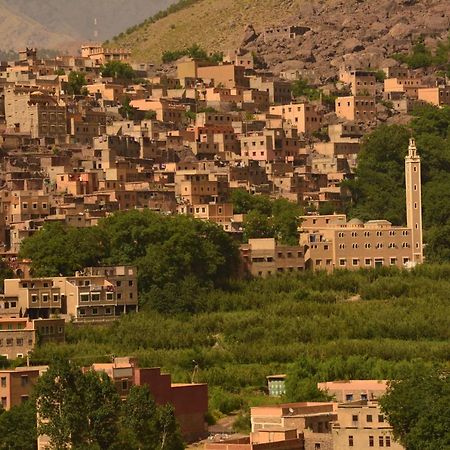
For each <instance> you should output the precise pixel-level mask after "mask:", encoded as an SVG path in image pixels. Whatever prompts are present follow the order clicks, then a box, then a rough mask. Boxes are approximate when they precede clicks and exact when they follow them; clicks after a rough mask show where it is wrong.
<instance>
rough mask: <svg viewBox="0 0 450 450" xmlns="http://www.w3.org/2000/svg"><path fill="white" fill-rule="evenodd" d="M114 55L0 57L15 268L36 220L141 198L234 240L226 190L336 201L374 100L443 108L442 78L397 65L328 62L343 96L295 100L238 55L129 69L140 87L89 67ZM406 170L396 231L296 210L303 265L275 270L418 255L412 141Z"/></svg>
mask: <svg viewBox="0 0 450 450" xmlns="http://www.w3.org/2000/svg"><path fill="white" fill-rule="evenodd" d="M129 58H130V54H129V52H127V51H126V50H123V49H105V48H103V47H101V46H99V45H85V46H83V47H82V50H81V56H61V57H56V58H54V59H49V60H42V59H39V58H38V57H37V53H36V50H35V49H27V50H26V51H23V52H21V53H20V57H19V61H15V62H3V63H0V147H1V149H2V158H1V160H0V164H1V169H2V170H1V175H0V253H1V255H2V257H3V258H4V259H6V260H8V261H10V263H11V264H12V265H14V264H15V265H16V267H15V269H16V270H17V271H18V273H21V272H23V271H24V269H23V268H22V267H19V266H18V263H17V259H16V258H17V254H18V252H19V250H20V244H21V242H22V241H23V239H24V238H26V237H28V236H30V235H32V234H33V233H35V232H36V231H37V230H39V229H40V228H41V227H42V225H43V224H44V223H45V222H48V221H59V222H63V223H65V224H67V225H70V226H74V227H89V226H92V225H95V224H97V223H98V221H99V220H100V219H101V218H103V217H105V216H107V215H109V214H112V213H114V212H116V211H121V210H129V209H136V208H137V209H144V208H148V209H151V210H153V211H157V212H160V213H163V214H186V215H190V216H193V217H196V218H198V219H202V220H209V221H213V222H215V223H217V224H218V225H219V226H221V227H222V228H223V229H224V230H225V231H226V232H227V233H230V234H231V235H233V236H234V237H235V238H236V239H240V238H241V236H242V234H243V231H244V230H243V224H244V220H245V217H244V216H243V215H242V214H236V213H235V212H234V211H233V204H232V203H231V202H230V193H231V192H232V191H233V190H235V189H245V190H247V191H248V192H251V193H253V194H255V195H261V194H263V195H268V196H271V197H273V198H285V199H288V200H290V201H293V202H295V203H298V204H301V205H305V206H308V208H309V209H311V208H312V209H314V210H316V211H328V212H332V211H335V210H336V209H339V207H340V206H341V205H342V202H343V201H345V200H346V199H348V195H349V193H348V190H347V188H346V187H345V185H344V184H343V183H342V182H343V181H345V180H348V179H351V178H352V177H353V176H354V171H355V168H356V164H357V155H358V152H359V149H360V145H361V138H362V136H363V135H364V133H365V132H367V131H368V130H370V129H371V128H372V127H373V126H375V125H376V124H377V107H378V106H379V105H380V102H383V101H384V102H386V101H387V99H389V101H391V102H392V104H393V108H395V107H396V106H395V105H400V104H401V102H403V101H406V102H407V103H408V104H410V103H411V104H412V103H414V102H419V101H421V102H422V101H426V102H430V103H433V104H436V105H443V104H449V103H450V86H438V87H427V86H424V84H423V83H422V82H421V79H420V78H418V77H417V75H415V74H414V73H412V72H411V71H409V70H408V69H404V68H402V67H399V66H398V67H390V68H386V69H385V71H386V76H387V77H388V78H386V79H385V80H384V84H383V83H380V82H377V78H376V73H375V72H368V71H361V70H350V69H342V70H341V71H340V72H339V76H338V77H337V79H338V81H337V82H336V83H335V84H336V85H340V86H341V91H339V92H340V93H342V92H345V90H346V89H347V91H348V93H349V94H351V95H349V96H338V97H336V100H335V108H334V109H333V107H332V106H330V104H328V103H326V102H324V101H323V100H322V98H320V99H319V100H315V101H311V100H308V99H306V98H304V97H302V98H300V99H297V100H295V101H294V98H293V94H292V88H293V83H294V81H292V79H290V77H289V76H288V74H282V75H283V76H284V77H285V78H282V77H281V76H278V77H275V76H274V75H273V74H271V73H270V72H268V71H267V70H257V69H255V63H254V57H253V56H252V55H251V54H247V55H242V54H241V53H240V52H239V51H236V52H229V53H228V54H226V55H224V57H223V62H222V63H215V64H213V63H211V62H209V61H198V60H193V59H191V58H184V59H181V60H179V61H178V64H177V74H174V75H173V76H169V75H161V74H159V75H158V74H157V73H156V72H155V71H154V68H153V67H152V66H151V65H149V64H135V65H133V68H134V73H135V74H136V76H139V77H140V80H139V81H140V82H139V83H138V82H137V81H136V79H131V80H130V79H127V80H125V79H121V78H120V77H119V76H118V77H115V78H106V77H102V76H101V70H102V67H103V65H104V64H107V63H108V62H111V61H116V62H118V63H126V62H127V61H128V60H129ZM73 72H76V73H82V74H83V77H84V80H85V81H84V82H85V83H86V85H85V86H84V87H83V90H82V92H80V94H79V95H75V94H74V93H73V92H71V91H70V89H69V85H70V78H71V77H70V74H71V73H73ZM287 78H289V79H287ZM342 89H344V91H342ZM68 92H71V94H69V93H68ZM331 94H333V92H331ZM406 170H407V171H408V173H411V177H407V179H408V180H410V181H411V183H410V184H411V185H410V189H411V195H409V194H408V199H407V203H408V204H409V205H410V206H411V208H412V209H413V210H412V211H409V212H410V213H411V214H409V215H408V224H407V227H404V228H396V227H392V225H391V224H390V223H389V222H386V221H382V220H372V221H369V222H367V223H362V222H360V221H358V220H353V221H347V219H346V217H345V216H343V215H336V214H331V215H328V216H326V215H319V214H318V213H317V214H310V215H309V216H307V217H305V218H301V220H299V227H300V231H301V239H300V242H299V246H300V247H301V248H299V249H298V250H297V251H296V255H300V254H302V258H304V261H303V262H302V261H296V262H295V264H293V265H292V266H290V265H289V264H288V265H286V269H290V268H292V269H295V268H297V269H298V268H299V267H302V269H303V268H309V267H313V268H317V269H326V270H332V269H333V268H336V267H341V268H342V267H346V268H359V267H375V266H377V265H397V266H405V265H408V264H415V263H418V262H421V259H422V256H421V253H422V244H421V218H420V209H421V208H420V206H421V204H420V158H419V157H418V155H417V153H416V150H415V145H414V142H413V141H412V142H411V145H410V154H409V156H408V158H407V165H406ZM366 238H367V239H366ZM369 238H370V239H369ZM261 245H262V247H263V248H266V247H268V246H269V247H272V246H273V245H272V244H270V243H267V242H266V243H258V242H252V243H249V245H248V246H245V247H244V248H243V252H244V253H245V254H246V255H247V257H246V260H247V261H248V255H249V254H251V253H252V252H254V251H255V252H257V251H259V250H260V249H259V247H260V246H261ZM275 245H276V244H275ZM280 252H281V253H282V252H283V251H282V249H281V250H280ZM275 253H276V258H278V253H279V252H278V250H276V251H275ZM267 258H271V256H268V257H267ZM267 258H266V259H267ZM255 262H258V263H259V262H261V261H255ZM266 262H272V261H266ZM282 266H283V264H282V265H281V267H276V270H279V269H283V270H284V268H283V267H282ZM255 270H256V269H252V268H250V271H251V272H252V273H255ZM259 272H261V274H260V273H259ZM266 272H272V270H269V269H267V270H266V271H264V270H262V271H261V270H256V274H259V275H264V274H266Z"/></svg>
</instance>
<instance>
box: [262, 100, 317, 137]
mask: <svg viewBox="0 0 450 450" xmlns="http://www.w3.org/2000/svg"><path fill="white" fill-rule="evenodd" d="M269 111H270V114H271V115H275V116H281V117H282V118H283V119H284V120H286V121H287V123H288V124H291V125H293V126H295V127H296V128H297V130H298V132H299V133H306V134H311V133H313V132H314V131H317V130H320V128H322V125H323V124H322V122H323V114H322V113H321V112H320V111H319V110H318V109H317V106H315V105H312V104H310V103H291V104H288V105H281V106H271V107H270V109H269Z"/></svg>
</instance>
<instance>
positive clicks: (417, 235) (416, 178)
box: [405, 138, 423, 265]
mask: <svg viewBox="0 0 450 450" xmlns="http://www.w3.org/2000/svg"><path fill="white" fill-rule="evenodd" d="M405 179H406V223H407V227H408V228H409V229H410V230H411V234H412V246H413V248H412V254H413V260H412V263H413V265H414V264H421V263H422V262H423V240H422V184H421V175H420V156H419V155H418V154H417V148H416V141H415V139H413V138H411V139H410V140H409V147H408V155H407V156H406V157H405Z"/></svg>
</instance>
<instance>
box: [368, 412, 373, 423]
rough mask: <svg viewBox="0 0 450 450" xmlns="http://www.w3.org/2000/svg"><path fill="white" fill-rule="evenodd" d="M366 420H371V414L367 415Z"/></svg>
mask: <svg viewBox="0 0 450 450" xmlns="http://www.w3.org/2000/svg"><path fill="white" fill-rule="evenodd" d="M367 422H372V415H371V414H368V415H367Z"/></svg>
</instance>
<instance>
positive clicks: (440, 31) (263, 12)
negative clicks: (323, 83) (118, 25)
mask: <svg viewBox="0 0 450 450" xmlns="http://www.w3.org/2000/svg"><path fill="white" fill-rule="evenodd" d="M449 18H450V2H449V1H448V0H446V1H442V0H378V1H376V2H375V1H372V0H321V1H308V0H198V1H196V2H194V3H193V4H191V5H190V6H188V7H186V8H184V9H182V10H180V11H178V12H175V13H173V14H170V15H168V16H167V17H164V18H162V19H160V20H158V21H156V22H154V23H146V24H144V25H142V26H141V27H139V28H137V29H136V30H135V31H133V32H132V33H129V34H126V35H125V36H122V37H121V38H119V39H115V42H116V43H117V44H120V45H125V46H128V47H130V48H131V49H132V50H133V53H134V56H135V58H136V59H139V60H143V59H145V60H149V59H151V60H155V61H158V60H160V58H161V54H162V52H163V51H165V50H177V49H181V48H184V47H186V46H188V45H190V44H192V43H198V44H200V45H201V46H202V47H204V48H205V49H208V50H209V51H225V50H228V49H234V48H237V47H243V48H245V49H247V50H249V51H256V52H258V54H260V55H262V56H263V57H264V59H265V60H266V62H267V63H268V65H269V66H270V67H271V68H273V69H275V70H281V69H301V68H306V69H320V70H321V71H324V72H327V71H329V72H330V73H331V72H334V73H335V70H334V69H333V67H337V66H339V65H341V64H342V63H343V62H344V61H346V62H347V63H351V62H352V61H353V62H354V61H355V60H356V61H358V65H360V66H362V67H368V66H370V65H372V66H374V65H378V64H379V63H380V61H382V60H383V59H385V58H387V57H389V56H391V55H392V54H393V53H395V52H402V51H406V50H409V49H410V48H411V45H412V42H413V41H414V40H415V39H416V38H417V37H418V36H420V35H423V36H424V37H425V38H426V43H427V45H428V46H430V48H433V46H435V45H436V43H437V42H438V41H439V40H440V39H444V38H446V37H447V34H448V32H449V20H450V19H449ZM280 25H284V26H288V25H290V26H298V27H302V28H303V30H302V31H301V32H302V34H301V35H299V36H296V37H295V38H282V37H281V38H268V37H265V35H264V30H265V29H266V28H268V27H271V26H280Z"/></svg>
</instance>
